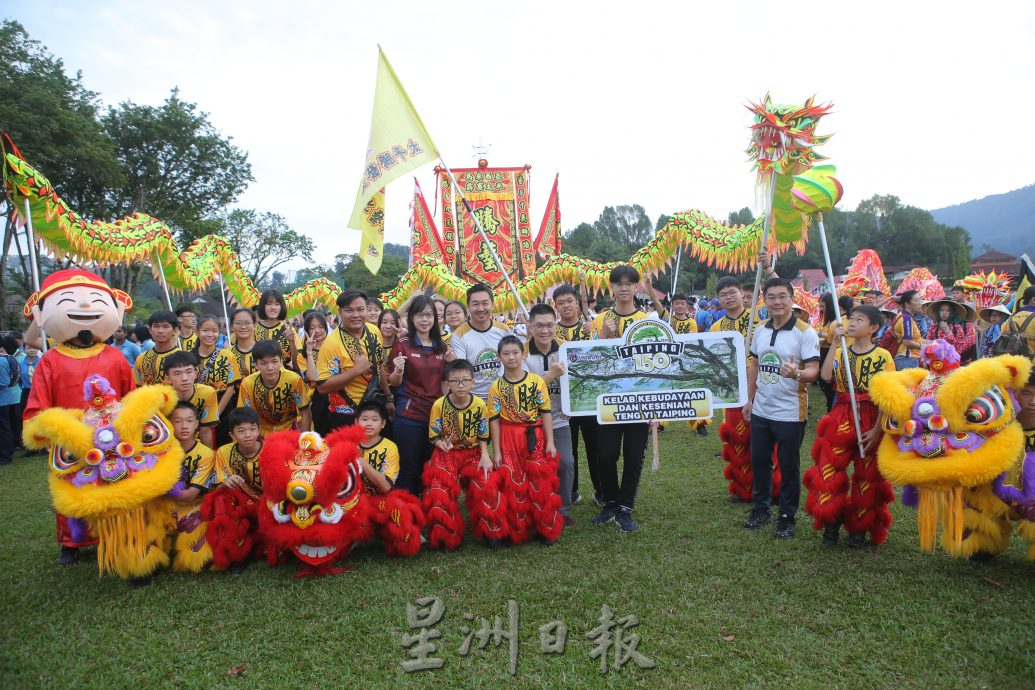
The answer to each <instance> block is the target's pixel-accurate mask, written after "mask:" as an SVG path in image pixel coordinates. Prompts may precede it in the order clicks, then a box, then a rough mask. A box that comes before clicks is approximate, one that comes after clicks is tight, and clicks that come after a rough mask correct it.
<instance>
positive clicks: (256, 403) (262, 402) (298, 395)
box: [237, 369, 309, 434]
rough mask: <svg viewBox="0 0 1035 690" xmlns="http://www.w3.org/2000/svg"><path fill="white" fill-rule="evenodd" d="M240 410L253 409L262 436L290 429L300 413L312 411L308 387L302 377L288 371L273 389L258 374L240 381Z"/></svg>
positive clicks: (238, 404)
mask: <svg viewBox="0 0 1035 690" xmlns="http://www.w3.org/2000/svg"><path fill="white" fill-rule="evenodd" d="M237 406H238V407H250V408H252V409H253V410H255V412H256V413H257V414H258V415H259V429H260V430H261V431H262V433H263V434H270V433H273V432H274V431H283V430H284V429H290V428H291V427H292V425H294V423H295V420H296V419H297V418H298V414H299V413H300V412H301V411H302V410H306V409H308V408H309V388H308V387H306V385H305V383H304V382H303V381H302V377H301V376H299V375H298V374H296V373H295V372H293V371H288V370H287V369H281V370H280V377H279V378H278V379H277V382H276V383H275V384H274V385H272V386H267V385H266V384H265V383H264V382H263V380H262V374H260V373H259V372H255V373H254V374H251V375H249V376H248V377H247V378H245V379H244V381H242V382H241V390H240V391H239V392H238V395H237Z"/></svg>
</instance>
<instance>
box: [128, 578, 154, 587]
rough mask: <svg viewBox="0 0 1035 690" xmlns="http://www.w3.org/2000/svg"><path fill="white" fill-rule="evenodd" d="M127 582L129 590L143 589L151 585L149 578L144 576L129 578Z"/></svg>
mask: <svg viewBox="0 0 1035 690" xmlns="http://www.w3.org/2000/svg"><path fill="white" fill-rule="evenodd" d="M128 582H129V587H130V589H143V588H144V587H147V586H148V585H149V584H151V576H150V575H145V576H143V577H131V578H129V581H128Z"/></svg>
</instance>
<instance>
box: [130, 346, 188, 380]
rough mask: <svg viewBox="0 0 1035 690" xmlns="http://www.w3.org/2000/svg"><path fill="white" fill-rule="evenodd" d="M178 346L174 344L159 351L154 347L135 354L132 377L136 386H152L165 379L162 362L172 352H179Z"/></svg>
mask: <svg viewBox="0 0 1035 690" xmlns="http://www.w3.org/2000/svg"><path fill="white" fill-rule="evenodd" d="M179 351H180V346H179V345H176V346H175V347H173V348H172V349H170V350H166V351H165V352H159V351H158V350H157V349H156V348H153V347H152V348H151V349H150V350H144V351H143V352H141V353H140V354H139V355H138V356H137V360H136V362H134V363H133V378H135V379H136V380H137V385H138V386H153V385H154V384H156V383H161V382H162V381H164V380H165V374H164V373H162V362H164V361H165V358H166V357H168V356H169V355H171V354H172V353H174V352H179Z"/></svg>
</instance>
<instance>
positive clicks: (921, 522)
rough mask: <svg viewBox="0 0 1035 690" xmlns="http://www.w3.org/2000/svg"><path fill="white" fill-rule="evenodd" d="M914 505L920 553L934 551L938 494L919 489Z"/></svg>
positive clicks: (936, 535) (934, 491) (936, 538)
mask: <svg viewBox="0 0 1035 690" xmlns="http://www.w3.org/2000/svg"><path fill="white" fill-rule="evenodd" d="M917 491H918V494H919V498H918V499H917V504H916V530H917V534H918V536H919V537H920V550H921V551H934V545H935V542H936V541H937V540H938V495H939V493H940V492H938V491H937V490H935V489H929V488H919V489H918V490H917Z"/></svg>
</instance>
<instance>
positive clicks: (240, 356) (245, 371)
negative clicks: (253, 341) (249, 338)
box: [227, 345, 255, 381]
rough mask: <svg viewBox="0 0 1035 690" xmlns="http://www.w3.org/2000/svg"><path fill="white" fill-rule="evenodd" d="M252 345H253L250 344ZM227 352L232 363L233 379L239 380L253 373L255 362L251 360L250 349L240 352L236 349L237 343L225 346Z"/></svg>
mask: <svg viewBox="0 0 1035 690" xmlns="http://www.w3.org/2000/svg"><path fill="white" fill-rule="evenodd" d="M252 347H254V345H253V346H252ZM227 352H229V354H230V359H232V360H233V363H234V369H235V371H234V380H235V381H240V380H242V379H244V378H245V377H247V376H250V375H251V374H253V373H255V362H253V361H252V351H251V350H248V351H247V352H242V351H241V350H238V349H237V345H231V346H230V347H229V348H227Z"/></svg>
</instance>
